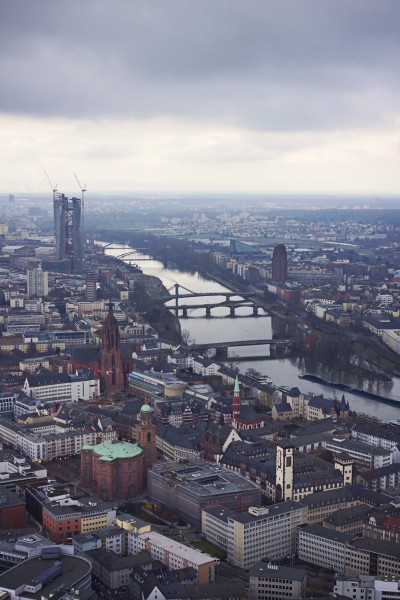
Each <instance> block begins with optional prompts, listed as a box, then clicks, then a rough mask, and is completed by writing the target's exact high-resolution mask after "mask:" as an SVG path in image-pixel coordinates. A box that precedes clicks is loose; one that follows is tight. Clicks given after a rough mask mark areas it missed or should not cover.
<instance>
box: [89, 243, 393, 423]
mask: <svg viewBox="0 0 400 600" xmlns="http://www.w3.org/2000/svg"><path fill="white" fill-rule="evenodd" d="M98 243H99V244H101V245H105V244H104V243H101V242H98ZM132 249H133V248H132V247H130V246H126V245H122V244H116V243H113V248H112V249H106V254H108V255H110V256H119V255H120V254H123V252H124V251H125V252H127V251H129V250H132ZM136 256H137V257H140V254H139V253H138V254H137V255H135V257H136ZM143 257H144V256H143V255H142V258H143ZM127 262H129V259H127ZM132 262H136V263H137V264H139V266H140V268H141V269H142V271H143V273H145V274H147V275H154V276H155V277H158V278H159V279H160V280H161V281H162V283H163V285H164V286H165V287H166V288H167V289H168V288H171V287H172V286H173V285H174V284H175V283H179V284H180V285H181V286H183V287H185V288H187V289H188V290H191V291H193V292H215V297H210V298H207V300H206V301H207V302H210V303H211V302H214V301H215V302H219V301H220V300H223V297H222V296H219V297H218V293H221V292H226V291H230V290H229V289H228V288H226V287H224V286H223V285H221V284H219V283H217V282H216V281H212V280H211V279H205V278H204V277H202V276H201V275H200V274H199V273H197V272H196V273H190V272H188V271H180V270H178V269H175V268H166V267H164V265H163V263H162V262H160V261H158V260H149V261H143V262H140V261H139V260H138V259H137V258H136V259H134V260H133V261H132ZM237 298H240V296H237ZM198 300H199V299H198V298H196V299H194V300H191V299H189V300H185V304H188V305H189V304H190V303H192V304H193V303H194V304H196V303H199V302H198ZM171 304H172V302H171ZM259 312H260V315H262V316H260V317H253V316H252V309H251V308H249V307H241V308H237V309H236V314H237V315H239V318H232V317H229V309H228V308H225V307H219V308H214V309H213V311H212V314H213V315H214V316H213V317H212V318H209V319H207V318H204V315H205V310H204V309H201V308H199V309H189V312H188V318H181V319H180V323H181V327H182V330H184V329H186V330H187V331H188V332H189V333H190V335H191V337H192V338H193V339H194V340H195V342H197V343H202V342H218V341H232V340H251V339H263V338H265V339H268V338H271V337H272V334H273V333H274V320H273V319H272V318H271V317H270V316H267V315H266V314H265V313H264V314H263V311H261V310H260V311H259ZM289 335H290V334H289ZM234 352H235V353H236V354H238V355H240V356H250V355H257V356H259V355H262V354H264V355H266V356H269V347H268V346H250V347H249V346H244V347H235V348H234ZM233 360H234V357H233ZM237 366H238V367H239V369H240V371H241V372H243V373H244V372H245V371H246V370H247V369H249V368H252V369H256V370H257V371H259V372H260V373H262V374H263V375H269V376H270V377H271V379H272V381H273V383H274V384H275V385H278V386H281V385H285V386H288V387H298V388H299V389H300V390H301V391H302V392H313V393H314V394H321V393H322V394H324V396H326V397H334V396H335V393H336V395H337V397H338V398H341V396H342V392H340V391H336V392H335V390H334V389H333V388H329V387H326V386H323V385H320V384H318V383H314V382H309V381H305V380H300V379H299V377H298V373H299V371H307V372H308V373H312V374H314V375H319V376H320V377H323V378H324V379H331V380H333V381H341V382H343V383H346V384H349V385H352V386H354V387H357V388H361V387H362V388H363V389H365V390H368V391H372V392H375V393H378V394H381V395H384V396H387V397H389V398H392V399H394V400H398V401H399V407H397V406H393V405H388V404H383V403H380V402H377V401H375V400H372V399H370V398H365V397H362V396H358V395H355V394H350V393H347V392H346V393H345V397H346V400H348V401H349V403H350V408H351V409H352V410H355V411H356V412H358V413H367V414H370V415H374V416H375V417H377V418H379V419H381V420H383V421H389V420H391V419H400V379H398V378H393V381H392V382H390V383H382V382H377V381H372V382H371V381H368V382H366V381H363V380H360V378H359V377H357V376H356V375H354V376H351V375H347V376H346V378H345V379H343V375H342V374H339V373H335V371H334V370H332V371H330V372H329V373H328V374H327V373H326V370H325V369H324V367H323V366H322V365H315V366H314V368H312V369H310V365H307V366H306V365H305V364H304V360H303V359H294V358H282V359H276V360H254V359H253V360H249V361H240V362H238V363H237Z"/></svg>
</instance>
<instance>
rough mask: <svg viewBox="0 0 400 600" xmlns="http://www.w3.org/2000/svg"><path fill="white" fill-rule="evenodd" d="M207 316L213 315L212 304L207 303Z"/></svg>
mask: <svg viewBox="0 0 400 600" xmlns="http://www.w3.org/2000/svg"><path fill="white" fill-rule="evenodd" d="M206 317H211V306H210V305H209V304H206Z"/></svg>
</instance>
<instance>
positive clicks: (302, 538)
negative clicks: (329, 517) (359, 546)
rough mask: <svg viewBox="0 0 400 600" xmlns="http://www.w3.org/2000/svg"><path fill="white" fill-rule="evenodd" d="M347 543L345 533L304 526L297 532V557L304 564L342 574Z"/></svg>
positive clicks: (347, 539) (318, 526)
mask: <svg viewBox="0 0 400 600" xmlns="http://www.w3.org/2000/svg"><path fill="white" fill-rule="evenodd" d="M348 541H349V535H348V534H347V533H342V532H341V531H335V530H334V529H328V528H327V527H322V526H321V525H305V526H303V527H299V530H298V540H297V555H298V557H299V559H300V560H304V561H305V562H308V563H312V564H314V565H319V566H320V567H325V568H326V569H333V570H334V571H336V572H337V573H344V572H345V565H346V546H347V543H348Z"/></svg>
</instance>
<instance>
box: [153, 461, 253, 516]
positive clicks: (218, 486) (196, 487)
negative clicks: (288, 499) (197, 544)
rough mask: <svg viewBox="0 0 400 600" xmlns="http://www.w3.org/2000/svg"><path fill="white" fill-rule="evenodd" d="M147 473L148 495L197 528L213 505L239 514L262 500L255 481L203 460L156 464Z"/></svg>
mask: <svg viewBox="0 0 400 600" xmlns="http://www.w3.org/2000/svg"><path fill="white" fill-rule="evenodd" d="M147 476H148V495H149V497H150V498H152V499H153V500H155V501H156V502H159V503H160V504H164V505H165V506H167V507H168V508H170V509H171V510H174V511H176V512H178V513H179V514H180V515H181V516H182V518H183V519H185V520H186V521H187V522H189V523H192V524H193V525H195V526H196V527H200V525H201V511H202V510H203V509H207V508H209V507H211V506H222V507H225V508H230V509H231V510H233V511H234V512H235V513H238V512H241V511H243V510H246V509H247V508H248V507H249V506H255V505H259V504H260V503H261V491H260V489H259V488H258V486H257V485H256V484H255V483H253V482H251V481H247V479H246V478H245V477H242V476H241V475H239V474H238V473H232V472H231V471H228V470H226V469H223V468H218V467H216V466H215V465H213V464H211V463H208V462H206V461H204V460H190V461H189V460H188V461H186V462H185V463H179V462H167V463H160V464H154V465H153V467H152V469H151V471H149V472H148V474H147Z"/></svg>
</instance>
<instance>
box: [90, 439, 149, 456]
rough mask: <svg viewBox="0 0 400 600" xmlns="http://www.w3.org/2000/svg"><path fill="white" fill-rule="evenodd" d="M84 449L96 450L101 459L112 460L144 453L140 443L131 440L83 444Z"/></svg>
mask: <svg viewBox="0 0 400 600" xmlns="http://www.w3.org/2000/svg"><path fill="white" fill-rule="evenodd" d="M82 450H94V452H95V453H96V454H97V456H99V457H100V460H104V461H112V460H116V459H118V458H135V456H140V455H141V454H142V453H143V450H142V448H141V447H140V446H139V444H131V443H130V442H119V441H114V442H103V443H102V444H96V445H95V446H83V448H82Z"/></svg>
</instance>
